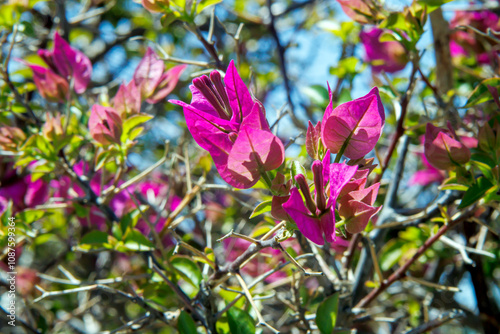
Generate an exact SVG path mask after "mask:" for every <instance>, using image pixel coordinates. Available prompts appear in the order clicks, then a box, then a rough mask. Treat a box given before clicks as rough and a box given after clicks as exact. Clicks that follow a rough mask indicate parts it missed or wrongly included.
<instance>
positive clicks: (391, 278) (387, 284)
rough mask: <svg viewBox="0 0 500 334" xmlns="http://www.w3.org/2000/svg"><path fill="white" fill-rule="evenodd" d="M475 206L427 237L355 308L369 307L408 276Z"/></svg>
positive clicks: (466, 217) (470, 213) (467, 216)
mask: <svg viewBox="0 0 500 334" xmlns="http://www.w3.org/2000/svg"><path fill="white" fill-rule="evenodd" d="M473 208H474V207H472V208H471V209H469V210H467V211H465V212H462V213H460V214H458V217H457V218H455V219H454V220H452V221H451V222H449V223H448V224H446V225H443V226H442V227H441V228H440V229H439V230H438V231H437V233H436V234H434V235H433V236H432V237H430V238H429V239H427V240H426V241H425V243H424V244H423V245H422V246H420V247H419V249H418V250H417V252H416V253H415V254H414V255H413V256H412V258H411V259H409V260H408V261H407V262H406V263H405V264H403V265H402V266H401V267H399V269H398V270H396V271H395V272H394V273H393V274H392V275H391V276H389V278H388V279H387V280H385V281H383V282H382V283H381V284H380V286H379V287H378V288H375V289H373V290H372V291H371V292H370V293H369V294H368V295H367V296H366V297H365V298H363V299H362V300H361V301H360V302H359V303H358V304H357V305H356V306H355V307H354V308H356V309H361V308H365V307H367V306H368V305H369V304H370V303H371V302H372V301H373V300H374V299H375V298H377V297H378V295H380V294H381V293H382V292H384V291H385V290H386V289H387V288H388V287H390V286H391V285H392V284H393V283H394V282H396V281H398V280H400V279H401V278H403V277H405V276H406V272H407V271H408V269H409V268H410V266H411V265H412V264H413V263H415V261H417V260H418V259H419V258H420V256H422V255H423V254H424V253H425V252H426V251H427V250H428V249H429V248H430V247H431V246H432V245H433V244H434V243H435V242H436V241H438V240H439V238H440V237H441V236H443V235H444V234H445V233H446V232H448V230H449V229H451V228H452V227H454V226H455V225H458V224H459V223H461V222H463V221H465V220H466V219H468V218H469V217H470V216H471V215H472V214H473V213H474V210H473Z"/></svg>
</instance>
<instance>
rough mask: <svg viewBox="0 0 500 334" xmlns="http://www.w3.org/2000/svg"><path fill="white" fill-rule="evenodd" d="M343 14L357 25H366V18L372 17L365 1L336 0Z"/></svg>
mask: <svg viewBox="0 0 500 334" xmlns="http://www.w3.org/2000/svg"><path fill="white" fill-rule="evenodd" d="M337 1H338V2H339V4H340V6H341V7H342V10H343V11H344V13H345V14H346V15H347V16H349V17H350V18H351V19H353V20H354V21H356V22H359V23H368V18H367V16H368V17H370V16H372V11H371V10H370V7H368V5H367V1H365V0H337Z"/></svg>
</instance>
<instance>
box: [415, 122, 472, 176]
mask: <svg viewBox="0 0 500 334" xmlns="http://www.w3.org/2000/svg"><path fill="white" fill-rule="evenodd" d="M424 154H425V157H426V158H427V160H428V161H429V163H430V164H431V165H432V166H434V167H436V168H438V169H450V168H453V167H455V166H460V165H462V164H464V163H466V162H467V161H469V159H470V156H471V153H470V151H469V149H468V148H467V147H466V146H465V145H464V144H463V143H462V142H461V141H460V139H459V138H458V137H457V136H456V134H455V132H454V131H453V129H452V128H451V127H449V130H445V129H441V128H437V127H435V126H434V125H432V124H431V123H427V128H426V131H425V142H424Z"/></svg>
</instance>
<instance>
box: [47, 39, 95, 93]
mask: <svg viewBox="0 0 500 334" xmlns="http://www.w3.org/2000/svg"><path fill="white" fill-rule="evenodd" d="M38 55H39V56H40V57H42V58H43V60H44V61H45V62H46V63H47V65H49V67H50V68H51V69H52V70H53V71H54V72H55V73H57V74H58V75H60V76H61V77H63V78H65V79H69V78H73V80H74V83H73V84H74V89H75V92H76V93H77V94H81V93H83V92H85V90H86V89H87V86H88V84H89V82H90V76H91V75H92V63H91V62H90V60H89V58H88V57H87V56H85V54H84V53H83V52H81V51H78V50H76V49H74V48H72V47H71V46H70V45H69V44H68V42H66V41H65V40H64V38H62V37H61V36H60V35H59V33H57V32H56V33H55V35H54V48H53V50H52V51H49V50H39V51H38Z"/></svg>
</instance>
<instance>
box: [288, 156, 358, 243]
mask: <svg viewBox="0 0 500 334" xmlns="http://www.w3.org/2000/svg"><path fill="white" fill-rule="evenodd" d="M327 156H329V154H327ZM328 160H329V159H328ZM328 160H327V161H325V160H324V161H323V162H321V161H319V160H316V161H314V163H313V165H312V172H313V175H314V187H315V191H314V199H313V196H312V194H311V191H310V189H309V185H308V184H307V180H306V178H305V176H304V175H303V174H298V175H297V176H296V177H295V181H296V182H297V184H298V186H299V188H296V187H294V188H292V190H291V194H290V198H289V199H288V201H287V202H285V203H284V204H283V209H284V210H285V211H286V213H287V214H288V215H289V216H290V218H291V219H292V220H293V221H294V222H295V224H296V225H297V228H298V229H299V231H300V232H301V233H302V234H303V235H304V236H305V237H306V238H308V239H309V240H311V241H312V242H314V243H316V244H318V245H323V244H324V243H325V241H326V242H329V243H331V242H333V241H334V240H335V206H336V201H337V197H338V196H339V194H340V192H341V190H342V188H343V187H344V186H345V185H346V184H347V183H348V182H349V181H350V180H351V178H352V177H353V176H354V174H355V173H356V170H357V169H358V167H357V166H349V165H346V164H338V163H334V164H330V163H329V161H328ZM325 167H326V168H325ZM325 178H326V180H325ZM328 182H329V183H330V194H329V195H330V196H327V194H326V193H325V184H327V183H328ZM299 189H300V190H299ZM301 193H302V196H304V199H302V196H301Z"/></svg>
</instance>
